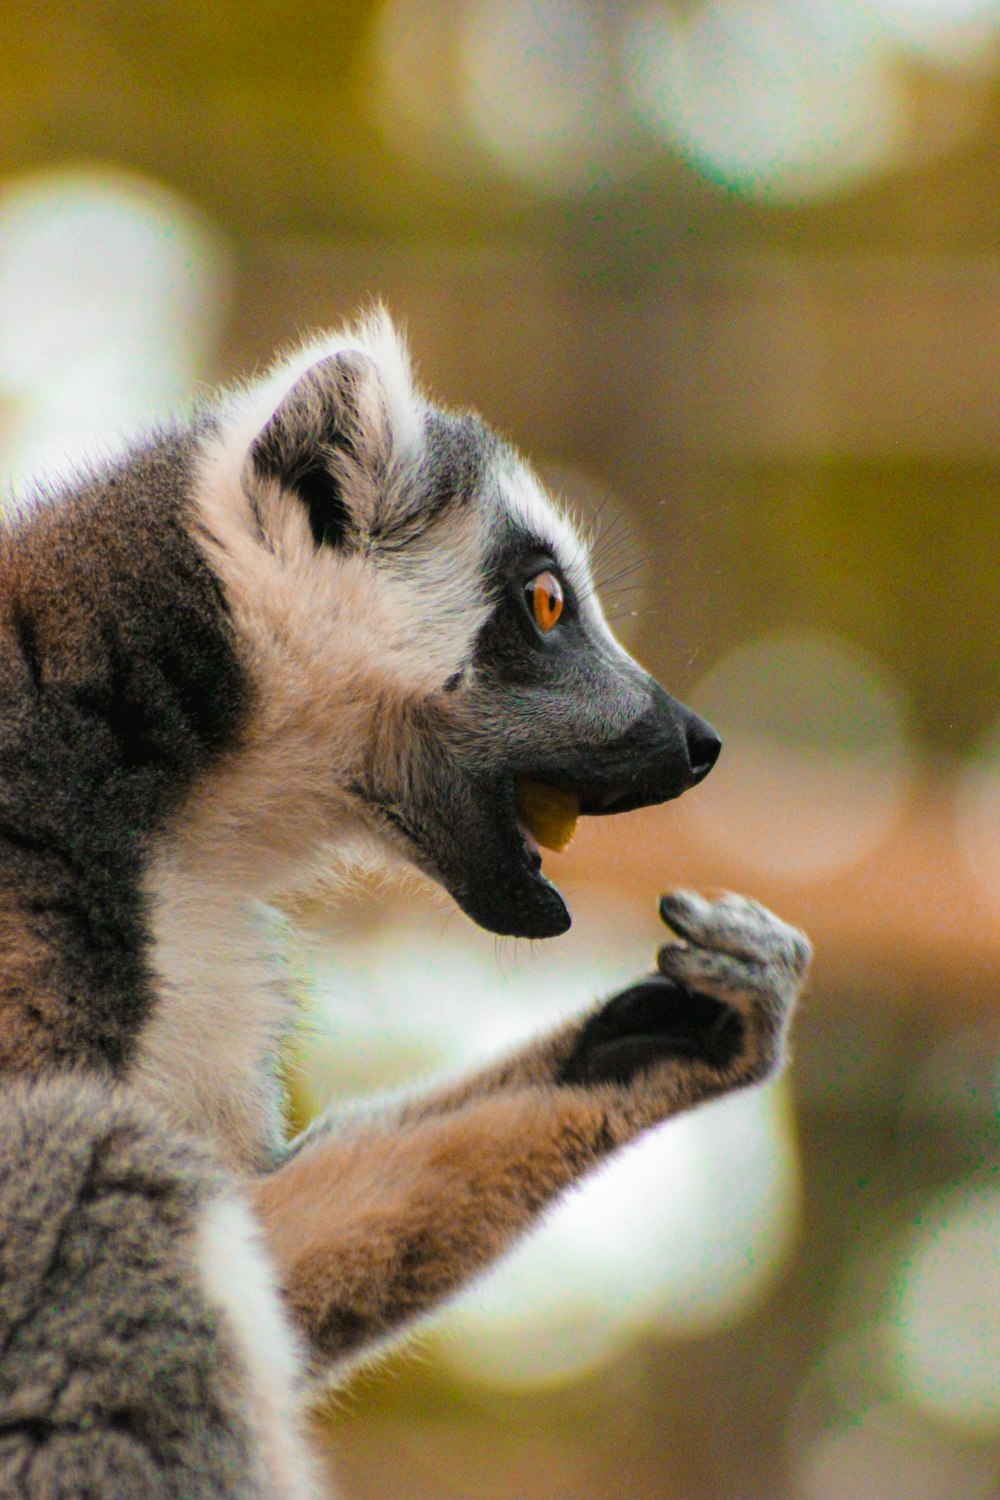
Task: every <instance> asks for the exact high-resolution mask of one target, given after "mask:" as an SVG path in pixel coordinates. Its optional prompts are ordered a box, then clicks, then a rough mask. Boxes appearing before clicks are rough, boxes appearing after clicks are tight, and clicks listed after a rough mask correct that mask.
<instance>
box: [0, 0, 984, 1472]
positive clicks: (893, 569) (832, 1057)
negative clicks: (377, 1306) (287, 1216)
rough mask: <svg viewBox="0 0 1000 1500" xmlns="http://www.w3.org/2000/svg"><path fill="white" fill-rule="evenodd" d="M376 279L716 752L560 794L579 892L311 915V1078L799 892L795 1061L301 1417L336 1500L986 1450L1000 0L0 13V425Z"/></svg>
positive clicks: (339, 1071) (221, 362)
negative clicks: (523, 935)
mask: <svg viewBox="0 0 1000 1500" xmlns="http://www.w3.org/2000/svg"><path fill="white" fill-rule="evenodd" d="M373 296H379V297H382V298H384V300H385V301H386V303H387V305H388V306H389V308H390V310H391V311H392V313H393V314H394V315H395V316H396V317H397V318H398V319H400V320H401V321H402V322H404V323H405V325H406V327H407V329H408V331H409V336H410V341H411V344H412V347H413V350H414V353H415V357H416V361H417V365H418V369H419V372H420V376H421V379H422V380H423V381H424V382H425V384H426V385H427V387H428V388H429V389H430V390H431V392H432V393H433V394H435V395H436V396H437V397H438V398H439V399H440V400H442V401H444V402H446V403H451V404H455V405H466V404H468V405H475V406H477V407H479V408H481V409H482V411H483V412H484V413H485V414H486V415H487V416H488V417H489V418H490V419H491V420H492V421H493V422H494V423H495V424H496V425H497V426H499V427H500V428H501V429H502V430H504V431H505V432H506V433H507V434H508V435H509V436H511V437H512V438H513V439H514V440H515V441H516V442H517V443H518V444H519V445H521V446H522V447H523V448H524V449H526V450H527V451H528V452H529V453H530V454H531V455H532V457H533V458H534V460H535V461H536V463H537V465H538V467H539V470H540V471H541V473H542V474H543V475H544V476H545V478H546V479H547V480H548V481H549V482H550V483H551V485H552V487H553V488H554V489H555V490H556V491H557V492H558V493H560V494H561V495H563V496H564V497H566V499H567V500H568V501H569V502H570V503H571V504H572V505H573V506H574V507H575V508H576V509H577V510H578V511H579V512H580V513H581V514H582V515H583V516H584V517H586V518H589V519H592V520H594V521H595V523H596V530H597V533H598V542H597V547H596V562H597V572H598V577H599V579H601V580H602V581H603V585H604V597H605V602H606V605H607V607H608V612H609V614H610V615H611V616H612V617H613V618H614V620H615V622H616V625H617V627H618V629H619V631H620V633H621V635H622V636H623V638H624V639H625V641H626V643H627V644H628V645H629V647H630V648H631V649H632V650H633V651H634V653H635V654H636V655H637V656H639V657H640V659H642V660H643V661H644V663H645V664H646V665H648V666H649V667H650V669H651V670H653V671H654V672H656V673H657V675H658V676H660V677H661V678H662V679H663V680H664V681H665V683H666V684H667V685H668V686H669V687H670V688H671V690H672V691H674V692H675V693H676V694H677V695H678V696H680V697H682V698H684V699H685V700H686V701H688V702H690V703H691V704H692V705H693V706H695V707H696V708H698V709H699V710H701V711H702V712H703V713H705V714H707V715H708V716H709V717H710V718H711V719H712V720H713V721H714V722H715V723H716V725H717V727H718V728H719V729H720V731H721V732H722V735H723V737H724V740H725V746H726V748H725V752H724V755H723V758H722V760H721V762H720V765H719V768H718V769H717V771H716V772H715V773H714V774H713V776H712V777H711V778H710V779H709V781H708V782H707V783H706V784H705V785H704V786H703V787H701V788H699V789H698V790H697V791H695V792H693V793H691V794H690V795H689V796H687V797H686V798H685V799H683V801H682V802H681V803H679V804H676V805H674V806H671V807H668V808H663V809H658V810H655V811H651V812H646V813H636V814H631V815H628V816H625V817H621V818H616V819H612V820H609V821H608V822H606V823H603V824H602V823H601V822H599V821H588V822H585V823H584V824H583V825H582V826H581V830H580V832H579V833H578V836H577V839H576V842H575V844H574V846H573V848H572V849H571V850H570V851H569V852H568V853H567V854H566V855H564V856H559V857H552V858H551V859H550V868H551V869H552V872H553V874H554V876H555V878H556V879H557V880H558V881H559V883H560V885H561V886H562V888H563V890H564V891H565V892H566V893H567V895H568V897H569V900H570V902H571V905H572V906H573V910H574V916H575V923H574V928H573V930H572V932H571V933H569V934H568V935H567V936H566V937H565V938H562V939H559V940H557V941H555V942H552V943H549V944H544V945H531V944H521V943H497V942H495V941H494V940H493V939H491V938H486V937H484V936H483V935H482V934H479V933H477V932H476V931H474V930H473V929H472V928H471V927H470V926H469V924H468V923H466V922H465V920H464V919H463V918H462V917H461V916H460V915H458V914H456V913H455V912H453V911H450V910H449V909H448V907H447V904H446V903H445V902H444V901H443V900H442V899H440V898H436V897H434V896H433V895H432V894H429V893H427V892H425V891H423V890H414V889H413V888H412V887H411V888H409V889H408V890H406V891H405V892H401V891H398V890H395V889H391V888H390V889H389V890H385V889H383V888H379V889H366V888H362V889H360V890H359V891H355V892H354V893H352V895H351V896H350V898H343V897H341V898H340V899H338V900H336V901H332V899H331V900H330V901H327V900H325V899H324V900H322V901H320V900H316V901H313V902H312V903H310V904H308V905H307V906H306V907H304V908H301V909H300V912H299V915H300V916H302V917H303V918H304V921H305V925H306V926H307V928H308V930H309V934H310V942H309V944H308V945H307V946H306V947H304V948H303V952H302V957H301V962H300V968H301V978H302V986H303V991H304V994H305V995H306V997H307V1005H308V1013H309V1024H308V1027H307V1028H306V1030H305V1032H304V1035H303V1039H302V1042H301V1047H300V1052H299V1055H298V1056H297V1058H296V1059H295V1061H294V1064H293V1067H292V1071H291V1076H292V1082H293V1094H294V1102H295V1108H296V1110H297V1112H298V1114H299V1116H300V1117H304V1116H305V1115H307V1114H308V1113H309V1112H310V1111H311V1110H313V1109H314V1108H316V1107H317V1106H318V1105H319V1104H320V1103H321V1102H323V1101H325V1100H326V1099H327V1098H330V1097H332V1096H338V1095H345V1096H346V1095H350V1094H352V1093H356V1092H358V1091H370V1090H372V1089H376V1088H380V1087H385V1086H390V1085H397V1084H400V1083H404V1082H407V1081H409V1080H411V1079H417V1078H420V1077H423V1076H426V1075H428V1074H431V1073H433V1072H435V1071H436V1070H439V1069H441V1068H455V1067H459V1066H463V1065H467V1064H471V1063H473V1062H475V1061H478V1060H480V1059H482V1058H485V1057H488V1056H491V1055H493V1054H495V1052H496V1051H497V1050H498V1049H500V1048H502V1047H505V1046H508V1045H510V1044H511V1043H513V1042H515V1041H516V1040H518V1039H519V1038H520V1037H522V1036H525V1035H528V1034H530V1033H531V1032H532V1031H534V1030H537V1029H538V1028H539V1027H542V1026H544V1025H545V1024H547V1023H548V1022H549V1020H550V1019H551V1018H552V1017H554V1016H557V1015H561V1014H564V1013H565V1012H566V1011H568V1010H571V1009H573V1008H574V1007H576V1006H578V1005H582V1004H585V1003H586V1002H587V1001H588V1000H589V999H590V997H591V996H593V995H594V994H599V993H602V992H603V993H608V992H610V991H611V990H612V989H613V987H614V986H616V985H618V984H620V983H622V982H625V981H626V980H629V979H631V978H633V977H635V976H636V975H637V974H638V973H640V972H642V971H643V970H644V969H645V968H646V967H647V966H648V964H649V961H650V958H651V955H652V951H653V948H654V945H655V944H656V943H657V941H658V939H659V937H660V932H659V929H658V925H657V922H656V918H655V898H656V896H657V893H658V892H659V891H660V890H663V889H666V888H668V887H670V886H672V885H675V884H683V883H688V882H691V883H695V884H697V885H699V886H702V887H707V888H712V887H735V888H737V889H741V890H745V891H747V892H749V893H752V894H754V895H756V896H758V897H760V898H761V899H763V900H765V901H766V902H768V903H770V904H772V905H774V906H775V907H776V908H777V909H778V910H779V912H781V914H782V915H784V916H786V917H787V918H789V919H791V920H793V921H796V922H799V923H800V924H801V925H803V926H804V927H806V928H807V929H808V930H809V931H810V933H811V934H812V936H813V938H814V941H815V945H816V949H817V961H816V969H815V979H814V982H813V984H812V987H811V990H810V993H809V996H808V998H807V1001H806V1003H805V1004H804V1006H803V1009H802V1013H801V1016H800V1019H799V1021H798V1024H797V1028H796V1034H795V1049H794V1060H793V1066H792V1067H791V1069H790V1071H789V1072H788V1074H787V1075H786V1077H785V1078H784V1079H783V1080H782V1081H781V1082H780V1083H778V1084H777V1085H775V1086H772V1087H770V1088H768V1089H766V1090H764V1091H759V1092H756V1093H754V1094H749V1095H746V1096H743V1097H740V1098H736V1099H733V1100H730V1101H726V1102H723V1103H720V1104H717V1105H713V1106H711V1107H709V1108H705V1109H703V1110H701V1111H700V1112H697V1113H695V1114H693V1115H691V1116H690V1117H688V1118H685V1119H683V1120H679V1121H677V1122H676V1123H674V1124H672V1125H670V1126H668V1127H667V1128H665V1129H663V1130H662V1131H660V1132H659V1133H658V1134H657V1135H656V1136H654V1137H653V1138H651V1139H649V1140H647V1141H645V1142H644V1143H642V1144H641V1145H639V1146H638V1147H636V1148H635V1149H634V1150H633V1151H632V1152H631V1153H629V1154H627V1155H626V1156H625V1157H624V1158H623V1159H622V1160H621V1161H619V1162H617V1163H616V1164H615V1165H613V1166H612V1167H610V1168H609V1169H608V1170H607V1171H606V1172H605V1173H604V1174H603V1175H602V1176H601V1177H600V1178H598V1179H597V1180H596V1181H594V1182H593V1183H591V1184H590V1185H589V1186H587V1187H586V1188H585V1189H584V1190H582V1191H580V1192H578V1193H577V1194H575V1195H574V1197H573V1198H572V1200H571V1201H570V1202H568V1203H567V1204H566V1205H565V1206H564V1207H563V1208H561V1209H560V1210H559V1211H558V1212H556V1213H554V1214H552V1216H551V1218H550V1219H549V1221H548V1222H547V1224H546V1225H545V1227H544V1228H543V1229H542V1230H541V1232H540V1233H539V1234H538V1235H537V1236H536V1237H535V1238H534V1240H532V1241H531V1242H530V1243H529V1244H528V1245H526V1246H525V1247H524V1248H523V1249H522V1250H520V1251H518V1252H517V1253H516V1254H515V1255H514V1256H512V1257H511V1259H510V1260H509V1261H508V1262H507V1263H506V1264H505V1265H504V1266H502V1267H501V1268H500V1269H498V1270H497V1271H496V1272H495V1273H494V1274H493V1275H491V1276H490V1277H489V1278H487V1279H485V1280H484V1281H482V1282H481V1283H480V1284H479V1285H477V1286H476V1287H474V1288H473V1289H472V1290H471V1291H469V1292H468V1293H467V1294H466V1295H465V1296H464V1297H463V1298H462V1300H461V1302H460V1303H459V1304H458V1305H457V1306H456V1307H455V1308H454V1309H452V1310H451V1311H450V1312H449V1313H448V1314H447V1315H446V1316H445V1317H443V1318H441V1319H439V1320H436V1321H435V1322H434V1323H432V1324H431V1325H429V1326H428V1328H427V1329H426V1330H424V1331H423V1332H422V1334H421V1336H420V1338H419V1339H418V1341H417V1343H416V1345H415V1346H413V1345H411V1346H409V1348H408V1349H407V1350H406V1351H403V1352H401V1353H400V1354H399V1355H396V1356H393V1358H392V1359H390V1360H389V1361H388V1362H387V1363H385V1364H383V1365H382V1366H381V1367H380V1368H378V1369H377V1370H375V1371H373V1372H370V1373H368V1374H366V1375H365V1376H363V1377H361V1378H359V1379H358V1380H356V1381H355V1382H354V1383H353V1384H352V1385H351V1386H350V1387H349V1388H348V1389H347V1390H346V1391H342V1392H340V1393H338V1395H337V1396H336V1398H335V1400H331V1402H330V1403H329V1404H328V1405H327V1406H324V1408H323V1409H322V1410H321V1412H320V1413H319V1414H318V1416H317V1431H318V1432H319V1433H320V1435H321V1439H322V1441H323V1443H324V1446H325V1447H328V1448H329V1452H330V1459H329V1463H330V1472H331V1476H333V1475H336V1476H337V1478H338V1481H339V1484H340V1486H341V1490H342V1493H343V1495H344V1496H346V1497H349V1500H368V1497H371V1500H375V1497H376V1496H377V1497H381V1500H424V1497H426V1500H459V1497H461V1500H487V1497H490V1500H492V1497H497V1500H499V1497H509V1496H517V1497H523V1500H534V1497H539V1500H541V1497H545V1500H626V1497H628V1500H661V1497H662V1500H897V1497H898V1500H985V1497H987V1496H996V1495H998V1494H1000V1173H998V1163H1000V1153H998V1133H997V1121H998V1103H1000V986H998V975H1000V672H998V663H1000V607H998V571H1000V504H998V498H997V497H998V488H1000V3H996V0H855V3H852V0H716V3H713V0H675V3H667V0H648V3H643V0H635V3H633V0H555V3H551V4H544V3H540V0H440V3H432V0H381V3H374V0H345V3H336V0H329V3H327V4H324V5H320V4H311V3H306V0H281V3H276V0H257V3H256V4H255V5H254V6H252V7H251V6H247V5H245V4H238V3H236V0H197V3H196V0H171V3H169V4H167V5H164V4H162V3H160V0H157V3H152V0H128V3H124V0H83V3H81V0H72V3H70V0H34V3H33V4H32V5H31V6H30V7H29V6H8V7H6V8H5V9H4V11H3V14H2V16H0V472H2V476H3V480H4V489H5V490H6V491H8V493H9V492H11V491H13V492H14V493H18V492H20V493H24V492H25V491H26V489H27V488H28V485H29V481H30V477H31V476H32V475H33V474H37V473H39V472H42V471H49V472H51V471H52V470H57V469H59V468H60V467H61V466H65V465H66V464H67V462H73V461H76V460H78V459H79V458H80V456H81V455H83V454H86V453H87V452H90V451H101V450H102V449H104V448H106V447H107V446H108V445H109V444H113V443H114V442H115V441H116V440H117V438H118V436H119V435H120V434H121V433H122V432H123V431H127V430H129V429H130V428H132V427H134V426H135V425H136V424H142V423H144V422H147V421H149V420H151V419H155V418H156V417H157V415H158V414H160V413H162V412H164V411H165V410H167V409H169V408H170V407H171V406H176V405H177V404H178V403H182V402H183V401H184V400H185V399H187V397H188V396H189V395H190V394H191V393H192V392H193V391H196V390H199V389H203V388H204V387H205V386H206V385H208V384H210V383H213V382H216V381H219V380H225V379H230V378H233V377H234V376H236V375H238V374H248V373H251V372H252V371H253V370H254V369H255V367H257V366H258V364H260V363H261V362H263V361H264V360H265V359H266V358H267V357H268V356H269V355H270V353H271V351H272V349H273V347H274V346H275V345H277V344H280V343H283V342H285V343H287V342H288V341H289V340H290V339H293V338H294V337H296V336H297V335H298V334H299V333H300V332H302V331H305V330H307V329H310V328H312V327H314V326H316V325H329V324H336V323H339V322H341V321H343V320H345V319H347V318H349V317H351V316H352V315H354V314H355V313H356V312H357V311H358V310H359V309H360V308H362V307H364V305H365V304H366V303H367V302H368V300H369V299H370V298H372V297H373Z"/></svg>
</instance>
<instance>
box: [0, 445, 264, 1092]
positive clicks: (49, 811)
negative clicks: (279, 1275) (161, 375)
mask: <svg viewBox="0 0 1000 1500" xmlns="http://www.w3.org/2000/svg"><path fill="white" fill-rule="evenodd" d="M201 425H202V429H203V428H204V425H205V424H204V423H202V424H201ZM198 438H199V427H198V425H196V426H195V427H194V428H193V429H190V430H187V431H171V432H164V433H160V434H157V435H156V436H154V437H152V438H150V439H148V440H147V441H146V442H145V443H143V444H142V445H140V446H139V447H137V448H136V449H134V450H133V451H132V452H131V453H130V454H129V455H127V456H126V457H125V458H123V459H122V460H121V461H120V462H118V463H116V464H114V465H112V466H110V467H109V468H107V469H106V470H105V471H104V472H103V473H100V474H98V475H96V476H95V477H92V478H90V479H88V480H86V481H84V482H82V483H81V484H79V485H78V486H77V487H75V488H74V489H73V490H72V491H70V492H66V493H63V494H56V495H53V496H52V497H51V498H49V499H43V500H41V501H39V503H38V504H37V506H36V507H35V508H34V509H32V510H30V511H28V512H26V513H25V514H24V515H23V516H22V517H21V518H20V519H19V520H18V521H16V522H15V523H14V524H13V525H11V526H9V527H7V528H6V529H4V530H2V531H0V931H2V932H3V934H4V938H5V946H6V949H7V953H6V960H5V969H4V973H3V974H2V975H0V1011H2V1012H3V1013H4V1015H5V1024H4V1026H3V1027H2V1028H0V1069H2V1068H4V1067H7V1068H10V1067H24V1066H30V1067H32V1068H37V1067H40V1066H44V1065H46V1064H73V1065H84V1066H90V1067H94V1068H101V1067H102V1066H103V1067H111V1068H112V1069H114V1070H119V1069H122V1068H124V1067H125V1066H126V1064H127V1062H128V1058H129V1055H130V1052H131V1049H132V1046H133V1044H134V1042H135V1039H136V1036H137V1033H138V1031H139V1029H140V1028H141V1025H142V1023H143V1020H144V1018H145V1016H146V1015H147V1013H148V1011H149V1008H150V1006H151V1005H152V1003H153V991H152V985H151V980H150V975H149V972H148V965H147V949H148V932H147V926H146V920H145V915H144V912H143V908H142V898H141V893H140V882H141V879H142V873H143V867H144V864H145V862H146V860H147V857H148V854H149V849H150V840H151V837H152V835H153V834H154V833H155V832H156V831H157V830H158V829H159V828H160V827H161V826H162V825H163V823H164V820H165V819H166V817H167V815H168V814H169V812H170V811H171V809H173V808H174V807H175V806H176V805H177V803H178V801H179V800H180V799H181V797H182V796H183V795H184V793H185V792H186V791H187V789H188V788H189V787H190V786H191V785H192V783H193V782H194V780H195V779H196V778H197V777H198V776H200V775H201V774H203V772H204V771H205V769H206V768H207V767H208V765H209V764H210V763H211V762H212V761H214V760H215V759H216V758H217V757H219V756H220V755H222V754H223V753H225V751H226V750H227V749H228V748H230V747H231V746H232V745H233V744H234V743H235V742H236V740H237V738H238V735H239V732H240V728H241V725H242V723H243V721H244V717H245V715H246V713H247V711H248V686H247V681H246V678H245V674H244V671H243V669H242V667H241V665H240V662H239V660H238V658H237V654H236V645H235V637H234V632H233V630H232V627H231V622H230V620H229V617H228V614H227V609H226V605H225V601H224V598H223V595H222V592H221V588H220V585H219V583H218V580H217V579H216V577H215V575H214V574H213V573H212V572H211V570H210V569H209V567H208V565H207V563H206V562H205V560H204V558H203V557H202V554H201V553H200V551H199V550H198V547H197V545H196V543H195V541H194V540H193V537H192V535H191V527H192V524H193V516H192V511H191V500H190V488H191V482H192V464H193V459H194V456H195V452H196V448H197V442H198ZM31 954H36V955H39V954H40V955H43V956H42V957H40V958H38V959H37V961H36V962H35V963H34V967H33V968H31V967H30V965H29V958H28V956H29V955H31ZM29 968H30V973H29ZM28 981H30V982H28ZM25 986H26V987H25ZM29 1032H30V1035H31V1038H32V1049H33V1051H32V1055H31V1057H30V1058H27V1057H25V1056H24V1046H23V1042H22V1044H21V1045H20V1046H19V1044H18V1042H17V1040H16V1038H17V1037H18V1036H19V1035H20V1036H21V1037H22V1038H23V1037H24V1036H26V1035H27V1034H28V1033H29ZM12 1039H14V1040H12Z"/></svg>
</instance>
